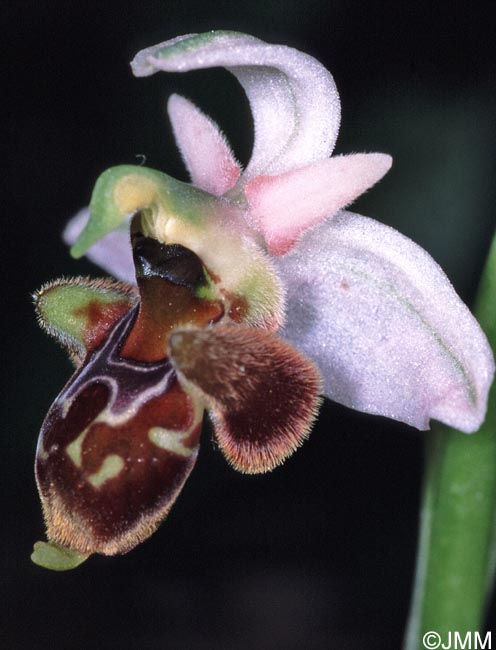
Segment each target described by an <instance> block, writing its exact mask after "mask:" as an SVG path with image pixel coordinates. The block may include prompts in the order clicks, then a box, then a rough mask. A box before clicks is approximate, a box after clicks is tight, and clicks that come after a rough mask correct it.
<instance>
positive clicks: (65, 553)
mask: <svg viewBox="0 0 496 650" xmlns="http://www.w3.org/2000/svg"><path fill="white" fill-rule="evenodd" d="M88 557H89V556H88V555H85V554H84V553H78V552H77V551H73V550H71V549H70V548H65V546H59V545H58V544H55V543H54V542H36V543H35V545H34V549H33V553H32V555H31V560H32V561H33V562H34V563H35V564H38V565H39V566H42V567H43V568H45V569H51V570H52V571H69V570H70V569H75V568H76V567H77V566H79V565H80V564H82V563H83V562H84V561H85V560H87V559H88Z"/></svg>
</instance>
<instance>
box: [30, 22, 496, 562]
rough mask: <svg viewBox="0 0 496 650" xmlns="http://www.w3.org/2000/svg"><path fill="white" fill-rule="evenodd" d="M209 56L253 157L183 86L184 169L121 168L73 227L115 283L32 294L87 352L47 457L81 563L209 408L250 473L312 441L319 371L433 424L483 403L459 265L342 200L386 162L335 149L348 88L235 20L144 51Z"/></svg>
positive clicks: (49, 437) (158, 515)
mask: <svg viewBox="0 0 496 650" xmlns="http://www.w3.org/2000/svg"><path fill="white" fill-rule="evenodd" d="M212 66H224V67H226V68H227V69H228V70H230V71H231V72H232V73H233V74H234V75H235V76H236V77H237V78H238V80H239V81H240V83H241V84H242V86H243V88H244V90H245V92H246V94H247V96H248V99H249V101H250V105H251V109H252V113H253V119H254V127H255V129H254V130H255V142H254V146H253V153H252V157H251V159H250V162H249V164H248V165H247V167H246V169H244V170H242V169H241V167H240V165H239V163H238V162H237V161H236V159H235V158H234V156H233V154H232V152H231V150H230V148H229V146H228V144H227V143H226V140H225V138H224V136H223V135H222V133H221V132H220V130H219V128H218V127H217V125H216V124H215V123H214V122H213V121H212V120H211V119H210V118H208V117H207V116H205V115H204V114H203V113H202V112H201V111H200V110H199V109H198V108H196V107H195V106H194V105H193V104H192V103H191V102H189V101H188V100H187V99H185V98H183V97H179V96H176V95H173V96H172V97H171V98H170V100H169V104H168V112H169V117H170V119H171V122H172V127H173V130H174V134H175V136H176V140H177V144H178V147H179V149H180V151H181V154H182V157H183V160H184V162H185V164H186V167H187V169H188V171H189V173H190V175H191V181H192V183H191V184H185V183H180V182H179V181H176V180H174V179H172V178H170V177H169V176H167V175H166V174H162V173H160V172H157V171H154V170H150V169H147V168H144V167H135V166H121V167H116V168H113V169H110V170H108V171H107V172H105V173H104V174H102V176H101V177H100V179H99V180H98V182H97V184H96V186H95V190H94V193H93V197H92V201H91V205H90V210H89V212H88V211H87V210H83V211H82V212H81V213H80V214H79V215H77V216H76V217H75V218H74V219H73V220H72V221H71V222H70V223H69V225H68V227H67V229H66V232H65V237H66V239H67V241H68V242H70V243H73V244H74V245H73V249H72V252H73V254H74V255H75V256H77V257H79V256H81V255H83V254H86V255H88V257H89V258H90V259H92V260H93V261H95V262H96V263H97V264H99V265H100V266H101V267H102V268H104V269H105V270H107V271H109V272H110V273H112V274H113V275H114V276H115V277H116V278H118V280H121V281H123V282H124V283H121V282H115V281H110V280H105V281H90V280H88V279H85V278H76V279H73V280H65V281H59V282H56V283H52V284H50V285H47V286H45V287H43V288H42V290H41V291H40V292H38V294H37V295H36V305H37V311H38V315H39V319H40V323H41V324H42V326H44V327H45V328H46V329H47V331H48V332H49V333H51V334H52V335H54V336H56V337H57V338H58V339H59V340H61V342H62V343H63V344H64V345H65V346H66V347H67V348H68V349H69V351H70V353H71V355H72V357H73V358H74V359H75V361H76V363H77V364H78V370H77V372H76V374H75V375H74V377H73V378H72V379H71V381H70V382H69V383H68V385H67V386H66V387H65V388H64V390H63V391H62V393H61V394H60V395H59V397H58V398H57V400H56V401H55V403H54V405H53V406H52V408H51V410H50V412H49V414H48V416H47V419H46V421H45V423H44V426H43V430H42V434H41V436H40V444H39V451H38V461H37V476H38V483H39V488H40V493H41V496H42V500H43V504H44V511H45V517H46V521H47V528H48V536H49V539H50V540H52V541H53V542H55V543H56V544H59V545H63V546H66V547H68V548H69V549H72V552H74V553H76V560H74V562H73V564H76V563H77V561H79V557H80V555H82V556H83V557H84V556H85V555H86V554H88V553H92V552H100V553H110V554H112V553H118V552H125V551H127V550H129V549H130V548H132V547H133V546H135V545H136V544H137V543H138V542H139V541H141V540H142V539H144V538H146V537H147V536H148V535H149V534H151V532H153V530H154V529H155V528H156V526H157V525H158V523H159V522H160V521H161V520H162V519H163V517H164V516H165V515H166V514H167V512H168V510H169V508H170V506H171V505H172V503H173V501H174V499H175V497H176V496H177V493H178V491H179V490H180V489H181V487H182V485H183V483H184V481H185V480H186V478H187V476H188V474H189V472H190V471H191V468H192V466H193V464H194V460H195V458H196V450H197V447H198V444H199V434H200V427H201V419H202V414H203V411H204V409H206V410H207V411H208V412H209V414H210V417H211V419H212V421H213V423H214V427H215V432H216V436H217V439H218V441H219V445H220V447H221V449H222V451H223V452H224V454H225V455H226V457H227V459H228V460H229V462H230V463H231V464H232V465H233V466H234V467H235V468H237V469H239V470H240V471H244V472H260V471H267V470H270V469H272V468H273V467H275V466H276V465H277V464H279V463H281V462H282V461H283V460H284V459H285V458H287V457H288V456H289V455H290V454H291V453H292V452H293V451H294V449H295V448H296V447H297V446H298V445H300V444H301V443H302V441H303V440H304V439H305V438H306V436H307V435H308V432H309V430H310V427H311V425H312V422H313V419H314V417H315V414H316V411H317V408H318V403H319V397H318V395H319V393H320V392H321V390H322V386H323V387H324V393H325V395H327V396H328V397H330V398H331V399H334V400H336V401H338V402H341V403H342V404H345V405H347V406H350V407H352V408H355V409H357V410H361V411H365V412H369V413H375V414H382V415H386V416H388V417H391V418H395V419H398V420H401V421H404V422H407V423H409V424H412V425H414V426H416V427H418V428H420V429H425V428H428V426H429V420H430V419H431V418H435V419H438V420H441V421H443V422H446V423H448V424H451V425H453V426H455V427H457V428H459V429H461V430H462V431H466V432H471V431H475V430H476V429H477V428H478V426H479V425H480V423H481V422H482V420H483V418H484V413H485V409H486V400H487V393H488V389H489V386H490V383H491V381H492V377H493V372H494V363H493V357H492V354H491V351H490V348H489V345H488V343H487V341H486V339H485V337H484V335H483V333H482V331H481V329H480V327H479V326H478V324H477V322H476V321H475V320H474V318H473V317H472V315H471V314H470V312H469V310H468V309H467V308H466V307H465V306H464V305H463V303H462V302H461V301H460V299H459V298H458V296H457V295H456V293H455V291H454V289H453V288H452V286H451V284H450V282H449V280H448V279H447V278H446V276H445V275H444V274H443V272H442V270H441V269H440V268H439V266H438V265H437V264H436V263H435V262H434V261H433V260H432V258H430V257H429V255H428V254H427V253H426V252H425V251H423V250H422V249H421V248H419V247H418V246H417V245H416V244H414V243H413V242H411V241H410V240H408V239H407V238H405V237H403V236H402V235H401V234H399V233H397V232H396V231H394V230H392V229H391V228H388V227H387V226H383V225H381V224H379V223H378V222H376V221H374V220H372V219H368V218H366V217H361V216H359V215H355V214H352V213H349V212H345V211H343V210H342V208H344V207H345V206H346V205H348V204H349V203H351V202H352V201H353V200H354V199H355V198H356V197H358V196H359V195H360V194H361V193H362V192H364V191H365V190H367V189H368V188H369V187H371V186H372V185H373V184H374V183H375V182H377V181H378V180H379V179H380V178H381V177H382V176H383V175H384V174H385V173H386V172H387V171H388V169H389V167H390V165H391V159H390V157H389V156H387V155H385V154H378V153H368V154H352V155H348V156H335V157H331V154H332V151H333V147H334V144H335V141H336V137H337V133H338V129H339V118H340V104H339V97H338V94H337V91H336V88H335V85H334V81H333V79H332V77H331V75H330V74H329V72H327V70H325V68H323V66H321V65H320V64H319V63H318V62H317V61H316V60H315V59H313V58H312V57H310V56H308V55H305V54H303V53H301V52H297V51H296V50H294V49H291V48H288V47H285V46H279V45H269V44H267V43H264V42H263V41H260V40H258V39H256V38H254V37H251V36H247V35H244V34H238V33H234V32H209V33H206V34H200V35H187V36H181V37H178V38H176V39H173V40H171V41H167V42H165V43H161V44H159V45H157V46H154V47H151V48H148V49H146V50H143V51H142V52H140V53H139V54H138V55H137V56H136V57H135V59H134V61H133V62H132V68H133V71H134V73H135V75H136V76H146V75H150V74H153V73H155V72H157V71H159V70H163V71H170V72H186V71H188V70H193V69H198V68H207V67H212ZM129 233H131V236H130V234H129ZM52 550H53V549H52ZM77 554H80V555H77ZM38 559H39V558H38ZM50 561H51V560H46V561H44V563H45V564H50ZM41 563H43V561H41ZM52 564H53V562H52Z"/></svg>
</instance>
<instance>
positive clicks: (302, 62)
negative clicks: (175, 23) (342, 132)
mask: <svg viewBox="0 0 496 650" xmlns="http://www.w3.org/2000/svg"><path fill="white" fill-rule="evenodd" d="M131 66H132V69H133V72H134V74H135V75H136V76H137V77H144V76H148V75H151V74H154V73H155V72H157V71H158V70H165V71H167V72H187V71H188V70H196V69H199V68H211V67H215V66H224V67H226V68H227V69H228V70H229V71H230V72H232V73H233V74H234V75H235V76H236V77H237V79H238V81H239V82H240V83H241V85H242V86H243V88H244V89H245V92H246V94H247V96H248V99H249V101H250V105H251V109H252V112H253V119H254V122H255V143H254V147H253V153H252V158H251V161H250V164H249V165H248V168H247V169H246V171H245V173H244V174H243V176H242V180H243V181H247V180H250V179H252V178H254V177H256V176H260V175H261V174H280V173H282V172H285V171H288V170H289V169H292V168H294V167H302V166H303V165H307V164H309V163H312V162H315V161H316V160H320V159H322V158H327V157H328V156H330V155H331V153H332V150H333V148H334V143H335V141H336V137H337V134H338V130H339V120H340V103H339V96H338V93H337V90H336V86H335V84H334V80H333V78H332V76H331V75H330V73H329V72H328V71H327V70H326V69H325V68H324V67H323V66H322V65H321V64H320V63H319V62H318V61H316V60H315V59H314V58H313V57H311V56H309V55H307V54H303V53H302V52H298V51H297V50H295V49H293V48H290V47H286V46H283V45H269V44H267V43H264V42H263V41H260V40H259V39H257V38H254V37H253V36H247V35H246V34H239V33H236V32H223V31H217V32H216V31H212V32H207V33H205V34H197V35H188V36H184V37H179V39H173V40H172V41H166V42H164V43H160V44H159V45H155V46H153V47H149V48H147V49H145V50H142V51H141V52H139V53H138V54H137V55H136V56H135V58H134V60H133V61H132V63H131Z"/></svg>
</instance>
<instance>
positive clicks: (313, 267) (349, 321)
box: [274, 212, 494, 433]
mask: <svg viewBox="0 0 496 650" xmlns="http://www.w3.org/2000/svg"><path fill="white" fill-rule="evenodd" d="M274 262H275V264H276V267H277V268H278V269H279V271H280V273H281V276H282V278H283V280H286V284H287V289H288V304H287V307H288V309H287V325H286V326H285V329H284V332H283V335H284V336H285V337H286V338H287V339H288V340H289V341H290V342H291V343H293V344H294V345H296V346H297V347H298V348H299V349H300V350H301V351H303V352H304V353H305V354H307V355H308V356H309V357H310V358H312V359H313V360H314V361H315V362H316V363H317V365H318V367H319V368H320V370H321V372H322V374H323V376H324V381H325V393H326V395H327V396H328V397H330V398H331V399H333V400H335V401H337V402H340V403H341V404H345V405H346V406H349V407H351V408H354V409H357V410H360V411H365V412H367V413H376V414H380V415H385V416H387V417H390V418H394V419H396V420H401V421H403V422H407V423H408V424H411V425H413V426H415V427H417V428H419V429H427V428H428V427H429V420H430V419H431V418H434V419H436V420H441V421H442V422H445V423H446V424H448V425H451V426H454V427H455V428H457V429H460V430H461V431H465V432H467V433H469V432H472V431H475V430H477V429H478V427H479V426H480V424H481V423H482V421H483V420H484V416H485V412H486V404H487V394H488V391H489V387H490V385H491V382H492V379H493V373H494V360H493V355H492V352H491V349H490V347H489V344H488V342H487V339H486V337H485V335H484V334H483V332H482V330H481V328H480V327H479V324H478V323H477V321H476V320H475V319H474V317H473V316H472V315H471V313H470V311H469V310H468V309H467V307H466V306H465V305H464V304H463V303H462V301H461V300H460V299H459V297H458V296H457V294H456V293H455V291H454V289H453V287H452V286H451V284H450V282H449V280H448V278H447V277H446V276H445V274H444V273H443V271H442V270H441V268H440V267H439V266H438V265H437V264H436V262H435V261H434V260H433V259H432V258H431V257H430V256H429V255H428V254H427V253H426V252H425V251H424V250H423V249H422V248H420V247H419V246H417V245H416V244H414V243H413V242H412V241H410V240H409V239H407V238H406V237H404V236H403V235H401V234H400V233H398V232H396V231H395V230H393V229H392V228H389V227H387V226H384V225H382V224H379V223H377V222H376V221H374V220H372V219H367V218H366V217H361V216H359V215H354V214H351V213H347V212H342V213H340V214H338V215H336V217H334V219H332V220H331V221H330V222H328V223H325V224H323V225H322V226H319V227H317V228H315V229H314V230H312V231H310V232H308V233H307V234H306V235H305V236H304V237H303V238H302V240H301V242H300V244H299V245H298V247H297V248H296V249H295V250H294V251H292V252H291V253H289V254H288V255H286V256H284V257H280V258H276V259H275V260H274Z"/></svg>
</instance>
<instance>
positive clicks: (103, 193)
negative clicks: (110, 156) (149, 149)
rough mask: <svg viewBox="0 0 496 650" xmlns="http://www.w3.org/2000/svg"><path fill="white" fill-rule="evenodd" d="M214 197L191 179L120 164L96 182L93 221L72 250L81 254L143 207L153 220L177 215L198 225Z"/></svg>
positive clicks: (93, 196)
mask: <svg viewBox="0 0 496 650" xmlns="http://www.w3.org/2000/svg"><path fill="white" fill-rule="evenodd" d="M210 198H211V197H209V195H208V194H206V193H205V192H202V191H201V190H198V189H197V188H195V187H192V186H191V185H188V184H187V183H181V182H180V181H176V180H175V179H174V178H172V177H171V176H168V175H167V174H163V173H162V172H159V171H156V170H154V169H149V168H147V167H138V166H135V165H120V166H119V167H112V168H111V169H107V171H105V172H103V174H102V175H101V176H100V177H99V179H98V180H97V182H96V185H95V188H94V190H93V194H92V197H91V202H90V218H89V221H88V223H87V225H86V227H85V229H84V230H83V232H82V233H81V235H80V236H79V239H78V240H77V242H76V243H75V244H74V246H73V247H72V248H71V254H72V255H73V256H74V257H81V256H82V255H84V253H85V252H86V251H87V250H88V248H90V247H91V246H92V245H93V244H94V243H95V242H97V241H98V240H99V239H101V238H102V237H104V236H105V235H107V234H108V233H109V232H112V231H113V230H115V229H116V228H118V227H119V226H120V225H121V224H122V223H123V222H124V221H125V220H126V218H127V217H128V216H130V215H132V214H133V213H135V212H137V211H139V210H144V211H146V212H147V217H148V218H149V219H151V220H154V219H156V218H157V217H160V218H162V217H163V218H167V217H168V216H175V217H180V218H181V219H182V220H185V221H188V222H190V223H191V224H192V225H194V224H196V225H197V224H198V221H199V220H200V219H201V218H202V216H203V213H204V208H205V205H206V204H208V203H209V202H210Z"/></svg>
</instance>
